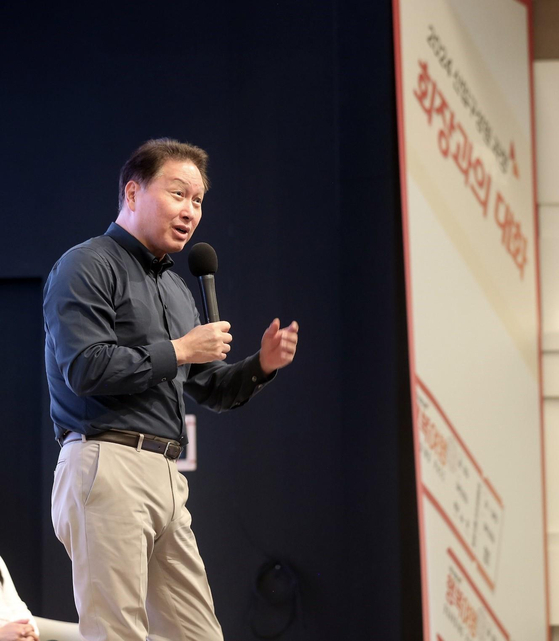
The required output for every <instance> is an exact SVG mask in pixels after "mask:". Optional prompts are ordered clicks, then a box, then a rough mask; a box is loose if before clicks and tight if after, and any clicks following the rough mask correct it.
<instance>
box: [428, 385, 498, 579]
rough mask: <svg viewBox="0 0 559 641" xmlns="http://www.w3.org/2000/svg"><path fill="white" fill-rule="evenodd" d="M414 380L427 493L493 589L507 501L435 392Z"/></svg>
mask: <svg viewBox="0 0 559 641" xmlns="http://www.w3.org/2000/svg"><path fill="white" fill-rule="evenodd" d="M416 380H417V408H416V411H417V417H416V418H417V426H418V429H419V443H420V450H421V457H422V461H421V462H422V476H423V488H422V489H423V492H424V493H425V496H426V498H427V499H428V500H429V501H431V503H432V504H433V506H434V507H435V508H436V509H437V510H438V511H439V512H440V514H441V516H442V517H443V519H444V521H445V522H446V523H447V525H448V527H449V528H450V529H451V530H452V532H453V533H454V534H455V536H456V537H457V539H458V540H459V541H460V543H461V544H462V546H463V548H464V550H465V551H466V553H467V554H468V555H469V556H470V558H471V559H475V561H476V564H477V567H478V570H479V572H480V574H481V576H482V577H483V578H484V580H485V581H486V582H487V584H488V585H489V587H490V588H491V589H494V587H495V582H496V580H497V568H498V559H499V548H500V543H501V539H502V536H503V522H504V512H505V510H504V506H503V502H502V500H501V498H500V497H499V495H498V494H497V492H496V491H495V490H494V489H493V486H492V485H491V483H490V481H489V479H487V478H486V477H485V476H484V474H483V471H482V469H481V467H480V466H479V464H478V463H477V462H476V459H475V458H474V456H473V454H472V453H471V452H470V451H469V449H468V447H467V446H466V444H465V443H464V441H463V440H462V438H461V437H460V435H459V433H458V431H457V430H456V428H455V427H454V426H453V424H452V423H451V422H450V419H449V418H448V417H447V416H446V414H445V413H444V411H443V409H442V408H441V406H440V405H439V404H438V402H437V401H436V400H435V398H434V396H433V394H432V393H431V392H430V391H429V390H428V388H427V387H426V385H425V384H424V383H423V382H421V381H420V380H419V379H416Z"/></svg>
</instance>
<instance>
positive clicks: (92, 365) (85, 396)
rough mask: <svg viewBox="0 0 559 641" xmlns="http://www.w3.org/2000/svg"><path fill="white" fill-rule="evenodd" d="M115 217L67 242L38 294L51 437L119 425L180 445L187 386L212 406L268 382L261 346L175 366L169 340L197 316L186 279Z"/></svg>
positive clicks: (222, 406)
mask: <svg viewBox="0 0 559 641" xmlns="http://www.w3.org/2000/svg"><path fill="white" fill-rule="evenodd" d="M172 265H173V261H172V260H171V258H169V256H165V257H164V258H163V259H162V260H158V259H157V258H155V256H153V254H151V252H150V251H149V250H148V249H147V248H146V247H145V246H144V245H142V243H140V242H139V241H138V240H137V239H136V238H134V236H132V235H131V234H129V233H128V232H127V231H125V230H124V229H123V228H122V227H120V226H119V225H117V224H116V223H112V224H111V226H110V227H109V229H108V230H107V232H106V233H105V234H104V235H103V236H99V237H96V238H92V239H90V240H88V241H86V242H84V243H82V244H81V245H77V246H76V247H73V248H72V249H70V250H68V251H67V252H66V253H65V254H64V255H63V256H62V257H61V258H60V259H59V260H58V261H57V263H56V264H55V265H54V267H53V269H52V271H51V273H50V275H49V277H48V280H47V283H46V285H45V296H44V307H43V309H44V319H45V331H46V342H45V360H46V370H47V379H48V384H49V391H50V396H51V417H52V419H53V422H54V428H55V435H56V437H57V438H60V437H61V436H62V435H63V434H64V433H65V432H67V431H68V430H70V431H73V432H79V433H81V434H86V435H95V434H98V433H100V432H104V431H106V430H108V429H123V430H132V431H137V432H142V433H144V434H153V435H155V436H161V437H165V438H170V439H175V440H180V441H181V442H183V443H184V441H185V435H184V414H185V404H184V397H183V392H186V393H187V394H188V395H189V396H191V397H192V398H193V399H194V400H195V401H197V402H198V403H200V404H202V405H205V406H207V407H209V408H210V409H212V410H215V411H222V410H226V409H231V408H235V407H239V406H240V405H242V404H244V403H246V402H247V401H248V400H249V399H250V397H251V396H252V395H254V394H255V393H256V392H257V391H259V390H260V389H261V388H262V387H263V385H264V384H265V383H266V382H268V381H269V380H271V378H272V377H266V376H265V374H264V373H263V371H262V368H261V367H260V361H259V358H258V354H255V355H254V356H251V357H249V358H247V359H245V360H244V361H241V362H239V363H235V364H233V365H228V364H226V363H224V362H222V361H215V362H212V363H207V364H203V365H195V364H192V365H191V364H185V365H181V366H177V360H176V356H175V350H174V348H173V345H172V344H171V342H170V341H171V340H172V339H176V338H180V337H181V336H183V335H184V334H186V333H187V332H189V331H190V330H191V329H192V328H193V327H195V326H196V325H198V324H199V323H200V319H199V315H198V311H197V310H196V306H195V303H194V299H193V297H192V294H191V292H190V290H189V289H188V287H187V286H186V283H185V282H184V281H183V279H182V278H181V277H180V276H178V275H177V274H175V273H174V272H172V271H170V269H169V268H170V267H171V266H172Z"/></svg>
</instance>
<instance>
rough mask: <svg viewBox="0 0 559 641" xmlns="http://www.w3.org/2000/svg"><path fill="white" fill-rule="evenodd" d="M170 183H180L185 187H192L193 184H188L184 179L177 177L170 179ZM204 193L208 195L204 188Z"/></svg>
mask: <svg viewBox="0 0 559 641" xmlns="http://www.w3.org/2000/svg"><path fill="white" fill-rule="evenodd" d="M169 182H172V183H174V182H176V183H180V184H181V185H184V186H185V187H192V183H190V182H186V181H185V180H183V179H182V178H179V177H178V176H175V177H174V178H169ZM202 193H203V194H205V193H206V191H205V189H204V188H202Z"/></svg>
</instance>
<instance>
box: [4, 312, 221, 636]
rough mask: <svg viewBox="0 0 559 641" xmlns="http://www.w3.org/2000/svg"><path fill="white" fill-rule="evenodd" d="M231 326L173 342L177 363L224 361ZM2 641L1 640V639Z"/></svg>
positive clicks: (210, 326)
mask: <svg viewBox="0 0 559 641" xmlns="http://www.w3.org/2000/svg"><path fill="white" fill-rule="evenodd" d="M230 329H231V325H230V324H229V323H228V322H227V321H217V322H216V323H207V324H206V325H197V326H196V327H195V328H194V329H192V330H190V331H189V332H188V334H185V335H184V336H181V338H176V339H175V340H172V341H171V343H172V344H173V347H174V348H175V354H176V357H177V363H178V364H179V365H184V364H185V363H210V362H211V361H223V360H225V358H226V357H227V354H228V353H229V352H230V350H231V345H230V343H231V341H232V340H233V337H232V336H231V334H229V330H230ZM0 641H1V639H0Z"/></svg>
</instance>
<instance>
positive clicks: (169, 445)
mask: <svg viewBox="0 0 559 641" xmlns="http://www.w3.org/2000/svg"><path fill="white" fill-rule="evenodd" d="M83 440H84V439H83V438H82V435H81V434H78V433H77V432H70V433H69V434H68V435H67V436H66V437H65V438H64V441H63V443H62V445H66V443H73V442H74V441H83ZM85 440H86V441H107V442H109V443H118V444H119V445H128V447H134V448H136V449H137V450H147V451H148V452H156V453H157V454H163V456H165V457H167V458H169V459H172V460H175V459H178V458H179V456H180V454H181V451H182V447H181V444H180V443H179V442H178V441H168V440H166V439H164V438H161V437H159V436H152V435H151V434H129V433H127V432H117V431H114V430H109V431H108V432H102V433H101V434H96V435H95V436H86V437H85Z"/></svg>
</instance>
